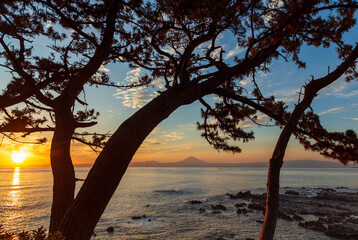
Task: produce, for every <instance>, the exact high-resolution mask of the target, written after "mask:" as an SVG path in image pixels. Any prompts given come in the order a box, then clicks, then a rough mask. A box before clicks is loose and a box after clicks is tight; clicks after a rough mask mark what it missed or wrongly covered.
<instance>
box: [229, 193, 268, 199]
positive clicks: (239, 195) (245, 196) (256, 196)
mask: <svg viewBox="0 0 358 240" xmlns="http://www.w3.org/2000/svg"><path fill="white" fill-rule="evenodd" d="M226 195H228V196H229V197H230V198H231V199H252V198H254V199H266V193H263V194H252V193H251V192H250V191H246V192H241V191H240V192H238V193H236V194H230V193H226Z"/></svg>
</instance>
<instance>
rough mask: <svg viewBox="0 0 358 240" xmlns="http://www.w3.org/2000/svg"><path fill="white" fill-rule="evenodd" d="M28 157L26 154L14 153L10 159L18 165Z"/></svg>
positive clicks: (21, 152) (22, 152)
mask: <svg viewBox="0 0 358 240" xmlns="http://www.w3.org/2000/svg"><path fill="white" fill-rule="evenodd" d="M28 156H29V154H28V153H27V152H24V151H16V152H13V153H12V154H11V159H12V161H13V162H14V163H16V164H20V163H23V162H24V161H25V159H26V158H27V157H28Z"/></svg>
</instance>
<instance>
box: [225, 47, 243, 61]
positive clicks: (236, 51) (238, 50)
mask: <svg viewBox="0 0 358 240" xmlns="http://www.w3.org/2000/svg"><path fill="white" fill-rule="evenodd" d="M242 52H244V49H243V48H239V47H238V46H236V47H235V48H233V49H231V50H230V51H228V53H227V54H226V55H225V56H224V59H228V58H231V57H233V56H236V55H238V54H240V53H242Z"/></svg>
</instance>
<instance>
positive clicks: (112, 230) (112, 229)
mask: <svg viewBox="0 0 358 240" xmlns="http://www.w3.org/2000/svg"><path fill="white" fill-rule="evenodd" d="M106 231H107V232H108V233H113V232H114V227H109V228H107V230H106Z"/></svg>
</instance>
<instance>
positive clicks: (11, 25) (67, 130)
mask: <svg viewBox="0 0 358 240" xmlns="http://www.w3.org/2000/svg"><path fill="white" fill-rule="evenodd" d="M0 7H1V16H0V21H1V22H0V23H1V29H0V33H1V36H0V45H1V57H2V59H3V62H2V64H1V67H3V68H5V69H6V70H8V71H9V72H10V73H11V75H12V80H11V81H10V82H9V84H8V85H7V88H6V89H5V90H4V92H3V94H2V95H1V96H0V100H1V103H0V104H1V105H0V106H1V112H2V114H3V116H4V117H3V122H2V123H1V125H0V132H1V133H2V134H3V135H5V136H7V137H9V138H10V139H12V140H15V141H19V140H18V138H16V135H15V134H14V133H22V137H26V136H28V135H30V134H31V133H34V132H46V131H53V132H54V134H53V137H52V143H51V155H50V158H51V167H52V173H53V178H54V184H53V201H52V208H51V220H50V232H54V231H55V230H57V229H58V226H59V224H60V222H61V219H62V218H63V216H64V214H65V213H66V211H67V209H68V207H69V206H70V205H71V204H72V202H73V200H74V191H75V181H76V178H75V172H74V168H73V164H72V160H71V156H70V144H71V141H72V140H77V141H79V142H82V143H85V144H87V145H89V146H90V147H92V148H93V149H95V148H98V147H103V145H104V143H105V140H106V138H107V137H109V134H97V133H89V132H83V131H82V132H81V131H80V132H76V129H79V128H87V127H91V126H93V125H95V124H96V123H97V122H96V121H94V120H96V119H97V117H98V114H99V113H98V112H95V111H94V110H92V109H87V103H86V100H85V99H84V100H81V99H80V98H79V94H80V93H81V92H84V85H85V84H90V85H106V86H116V87H119V86H117V85H115V84H114V83H113V82H110V81H109V79H108V76H107V75H106V74H105V72H103V71H101V69H100V67H101V65H103V64H106V63H108V62H109V61H111V60H115V59H118V57H119V54H120V49H121V48H122V47H123V45H122V44H123V43H122V42H121V41H120V40H118V41H116V40H115V39H114V37H115V36H119V39H120V38H121V37H126V33H125V31H124V30H123V24H124V23H123V20H122V19H123V18H126V16H125V15H126V14H127V12H126V11H123V12H122V14H120V13H119V10H120V9H122V10H123V9H124V8H125V6H124V3H123V2H120V1H104V2H103V3H96V2H91V1H86V0H84V1H45V0H44V1H42V0H37V1H32V0H27V1H15V0H14V1H4V2H2V3H1V4H0ZM41 37H43V38H45V39H46V40H47V41H48V43H49V46H46V47H47V51H48V56H45V57H44V56H42V55H38V56H37V55H36V54H39V53H38V51H39V50H37V51H36V48H38V47H39V46H38V44H37V40H38V39H39V38H41ZM41 47H42V46H41ZM40 54H41V53H40ZM124 87H125V86H124ZM127 87H131V86H127ZM19 103H21V104H20V105H17V106H16V107H15V108H13V109H11V110H7V109H6V108H7V107H10V106H13V105H15V104H19ZM75 104H77V105H78V104H80V105H83V106H84V110H81V111H77V112H74V107H75ZM45 114H47V117H44V115H45ZM45 141H46V139H45V138H42V139H37V141H35V142H32V143H43V142H45Z"/></svg>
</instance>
